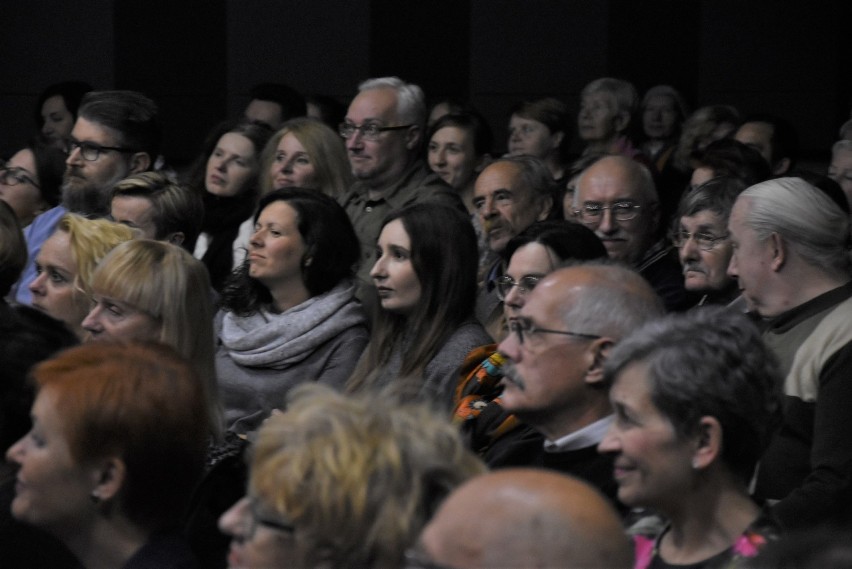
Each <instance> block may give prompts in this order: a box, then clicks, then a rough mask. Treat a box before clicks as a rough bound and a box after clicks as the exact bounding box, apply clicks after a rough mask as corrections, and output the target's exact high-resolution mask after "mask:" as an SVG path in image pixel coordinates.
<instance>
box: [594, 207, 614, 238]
mask: <svg viewBox="0 0 852 569" xmlns="http://www.w3.org/2000/svg"><path fill="white" fill-rule="evenodd" d="M617 230H618V223H617V222H616V220H615V217H614V216H613V215H612V209H605V210H602V211H601V219H600V221H599V222H598V231H600V232H601V233H605V234H610V233H614V232H615V231H617Z"/></svg>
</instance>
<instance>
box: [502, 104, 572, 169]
mask: <svg viewBox="0 0 852 569" xmlns="http://www.w3.org/2000/svg"><path fill="white" fill-rule="evenodd" d="M510 115H511V117H510V119H509V144H508V146H509V155H510V156H534V157H535V158H538V159H539V160H541V161H542V162H544V164H545V166H547V169H548V170H550V174H551V175H552V176H553V179H554V180H556V182H557V183H558V184H559V185H560V186H562V185H565V181H566V180H565V176H566V165H567V163H568V154H569V151H570V148H571V134H570V126H569V125H570V119H569V118H568V117H569V115H568V107H567V106H566V105H565V103H563V102H562V101H560V100H558V99H554V98H553V97H547V98H544V99H536V100H534V101H523V102H521V103H518V104H516V105H515V106H513V107H512V110H511V112H510Z"/></svg>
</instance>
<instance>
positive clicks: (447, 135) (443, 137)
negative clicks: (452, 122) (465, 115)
mask: <svg viewBox="0 0 852 569" xmlns="http://www.w3.org/2000/svg"><path fill="white" fill-rule="evenodd" d="M432 140H434V141H435V142H443V143H455V144H459V145H464V144H466V143H468V142H473V140H472V136H471V133H470V131H469V130H467V129H464V128H461V127H458V126H445V127H442V128H439V129H438V130H436V131H435V134H433V135H432Z"/></svg>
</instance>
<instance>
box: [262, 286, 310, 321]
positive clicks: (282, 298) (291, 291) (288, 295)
mask: <svg viewBox="0 0 852 569" xmlns="http://www.w3.org/2000/svg"><path fill="white" fill-rule="evenodd" d="M269 294H271V295H272V308H273V309H274V310H275V312H279V313H280V312H284V311H285V310H289V309H291V308H293V307H294V306H298V305H299V304H302V303H303V302H305V301H306V300H308V299H309V298H311V293H310V292H308V289H307V288H306V287H305V283H304V282H302V280H301V278H300V279H299V280H298V282H296V281H288V282H285V283H281V284H278V285H277V286H274V287H270V288H269Z"/></svg>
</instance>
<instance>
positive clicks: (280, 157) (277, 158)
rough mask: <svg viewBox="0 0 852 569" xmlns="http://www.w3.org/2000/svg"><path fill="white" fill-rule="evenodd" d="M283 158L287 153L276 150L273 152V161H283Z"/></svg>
mask: <svg viewBox="0 0 852 569" xmlns="http://www.w3.org/2000/svg"><path fill="white" fill-rule="evenodd" d="M285 158H287V155H286V154H284V153H283V152H276V153H275V161H276V162H283V161H284V159H285Z"/></svg>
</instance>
